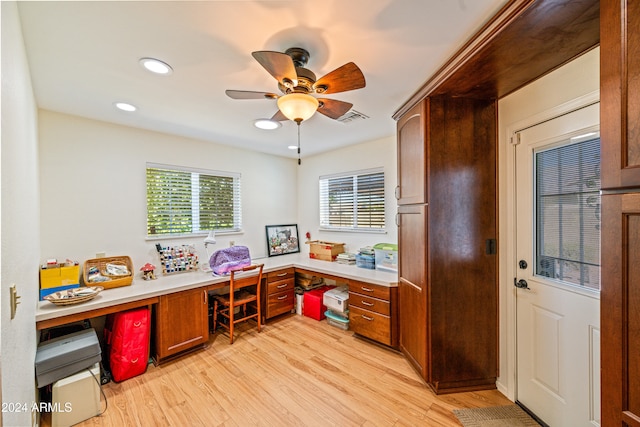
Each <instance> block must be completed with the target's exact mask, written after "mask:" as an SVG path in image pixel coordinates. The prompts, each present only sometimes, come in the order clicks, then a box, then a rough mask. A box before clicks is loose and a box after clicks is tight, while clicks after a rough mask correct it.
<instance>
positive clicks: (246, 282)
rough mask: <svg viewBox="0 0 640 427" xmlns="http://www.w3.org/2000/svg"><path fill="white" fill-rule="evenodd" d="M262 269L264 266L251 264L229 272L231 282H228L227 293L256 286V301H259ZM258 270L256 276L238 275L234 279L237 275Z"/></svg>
mask: <svg viewBox="0 0 640 427" xmlns="http://www.w3.org/2000/svg"><path fill="white" fill-rule="evenodd" d="M263 268H264V264H251V265H248V266H245V267H241V268H237V269H234V270H231V278H230V279H231V280H230V282H229V287H230V289H229V291H230V292H235V291H237V290H238V289H240V288H246V287H248V286H253V285H256V295H257V296H258V301H259V300H260V288H261V287H262V286H261V283H262V269H263ZM256 269H257V270H258V273H257V274H247V275H240V276H239V277H236V275H237V274H238V273H244V272H250V271H253V270H256Z"/></svg>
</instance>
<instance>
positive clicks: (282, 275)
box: [277, 272, 289, 277]
mask: <svg viewBox="0 0 640 427" xmlns="http://www.w3.org/2000/svg"><path fill="white" fill-rule="evenodd" d="M287 274H289V273H287V272H284V273H278V274H277V276H278V277H284V276H286V275H287Z"/></svg>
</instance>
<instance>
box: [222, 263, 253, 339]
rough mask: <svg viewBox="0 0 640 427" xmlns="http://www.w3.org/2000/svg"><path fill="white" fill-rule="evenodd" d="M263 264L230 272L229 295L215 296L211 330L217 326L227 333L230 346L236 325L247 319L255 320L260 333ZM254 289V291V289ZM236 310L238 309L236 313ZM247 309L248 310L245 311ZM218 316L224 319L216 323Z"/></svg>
mask: <svg viewBox="0 0 640 427" xmlns="http://www.w3.org/2000/svg"><path fill="white" fill-rule="evenodd" d="M263 267H264V264H253V265H249V266H247V267H243V268H240V269H238V270H232V271H231V276H230V278H231V279H230V282H229V293H228V294H225V295H216V296H215V297H214V305H213V330H214V331H215V330H216V329H217V326H218V325H219V326H222V327H223V328H225V329H227V330H228V331H229V335H230V338H231V344H233V329H234V326H235V324H236V323H240V322H244V321H246V320H249V319H255V320H256V322H257V324H258V332H260V327H261V326H262V325H261V314H260V289H261V288H262V285H261V282H262V268H263ZM252 270H258V272H257V274H251V273H248V274H246V275H240V277H236V275H237V274H239V273H246V272H251V271H252ZM254 288H255V289H254ZM236 308H239V311H238V313H236ZM247 308H249V310H248V311H247ZM218 315H220V316H222V317H223V318H224V319H226V323H225V322H224V321H221V322H218Z"/></svg>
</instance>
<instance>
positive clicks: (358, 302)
mask: <svg viewBox="0 0 640 427" xmlns="http://www.w3.org/2000/svg"><path fill="white" fill-rule="evenodd" d="M351 307H359V308H362V309H364V310H368V311H374V312H376V313H379V314H384V315H385V316H390V315H391V304H390V303H389V301H385V300H381V299H378V298H371V297H369V296H366V295H362V294H358V293H355V292H349V308H351Z"/></svg>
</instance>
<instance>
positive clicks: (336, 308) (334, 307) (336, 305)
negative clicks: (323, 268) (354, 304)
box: [322, 286, 349, 316]
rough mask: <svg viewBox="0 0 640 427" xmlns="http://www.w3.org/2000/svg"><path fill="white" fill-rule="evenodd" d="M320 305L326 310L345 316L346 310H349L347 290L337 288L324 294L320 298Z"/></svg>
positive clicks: (341, 287) (344, 287)
mask: <svg viewBox="0 0 640 427" xmlns="http://www.w3.org/2000/svg"><path fill="white" fill-rule="evenodd" d="M322 303H323V304H324V305H325V306H326V307H327V309H328V310H331V311H333V312H334V313H337V314H340V315H342V316H346V313H347V309H348V308H349V288H348V287H346V286H339V287H337V288H334V289H331V290H330V291H327V292H325V293H324V295H323V296H322Z"/></svg>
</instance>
